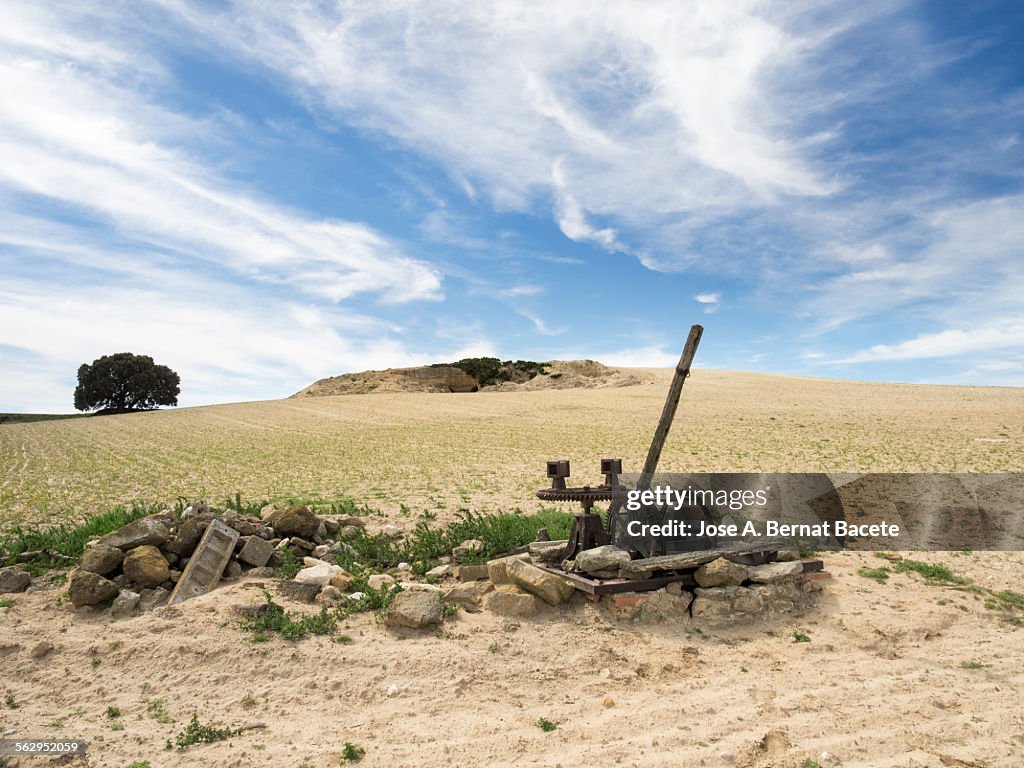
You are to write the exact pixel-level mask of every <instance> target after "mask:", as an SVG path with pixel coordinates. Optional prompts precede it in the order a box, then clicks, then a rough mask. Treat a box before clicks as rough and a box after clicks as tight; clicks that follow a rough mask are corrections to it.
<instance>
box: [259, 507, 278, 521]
mask: <svg viewBox="0 0 1024 768" xmlns="http://www.w3.org/2000/svg"><path fill="white" fill-rule="evenodd" d="M275 512H277V507H275V506H274V505H273V504H267V506H265V507H264V508H263V509H261V510H260V520H262V521H263V522H266V521H267V520H269V519H270V518H271V517H272V516H273V515H274V513H275Z"/></svg>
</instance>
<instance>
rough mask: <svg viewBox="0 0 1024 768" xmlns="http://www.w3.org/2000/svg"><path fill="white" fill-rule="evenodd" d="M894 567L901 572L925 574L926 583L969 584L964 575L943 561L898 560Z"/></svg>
mask: <svg viewBox="0 0 1024 768" xmlns="http://www.w3.org/2000/svg"><path fill="white" fill-rule="evenodd" d="M893 568H894V569H895V570H896V571H898V572H900V573H909V572H910V571H913V572H915V573H919V574H921V575H922V576H924V579H925V583H926V584H959V585H964V584H969V583H970V582H969V581H968V580H967V579H965V578H963V577H962V576H957V575H956V574H955V573H953V572H952V571H951V570H950V569H949V568H947V567H946V566H945V565H942V564H941V563H925V562H922V561H920V560H898V561H896V562H895V563H893Z"/></svg>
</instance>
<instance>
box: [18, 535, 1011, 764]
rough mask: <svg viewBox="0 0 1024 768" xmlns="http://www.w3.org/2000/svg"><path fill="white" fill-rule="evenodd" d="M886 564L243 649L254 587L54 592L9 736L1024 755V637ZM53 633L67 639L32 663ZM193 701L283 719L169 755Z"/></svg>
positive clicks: (23, 626)
mask: <svg viewBox="0 0 1024 768" xmlns="http://www.w3.org/2000/svg"><path fill="white" fill-rule="evenodd" d="M925 559H929V560H933V561H936V562H945V563H947V564H948V565H949V566H950V567H951V568H952V569H954V570H955V571H956V572H957V573H959V574H961V575H964V576H967V577H970V578H972V579H974V580H975V581H976V582H978V583H979V584H982V585H985V586H989V587H992V588H1004V587H1007V586H1010V587H1013V586H1018V585H1019V584H1020V583H1021V577H1022V576H1024V557H1022V555H1020V554H1019V553H1010V554H1005V553H1004V554H1000V555H995V554H972V555H959V556H958V555H928V556H926V557H925ZM879 562H880V561H879V560H877V559H876V558H874V557H872V556H870V555H866V554H863V553H842V554H834V555H830V556H827V557H826V563H827V566H828V568H829V570H830V571H831V572H832V573H833V574H834V580H833V583H832V584H831V585H830V587H829V588H828V590H827V591H826V592H825V594H824V596H823V597H822V598H821V600H820V602H819V604H818V606H817V607H816V608H814V609H812V610H809V611H807V612H806V613H805V614H804V615H802V616H798V617H786V618H781V619H777V620H774V621H771V622H769V623H764V622H758V623H752V624H746V625H742V626H732V627H729V628H728V629H718V630H714V629H708V628H704V629H703V630H701V628H700V627H699V626H698V625H695V624H693V623H686V624H674V625H656V626H648V627H639V626H635V625H631V624H628V623H620V622H616V621H615V620H613V619H611V618H610V617H609V615H608V614H607V613H606V612H605V611H604V610H603V609H602V608H601V607H599V606H595V605H592V604H590V603H589V602H588V601H586V600H585V599H583V598H582V596H580V598H579V599H578V600H577V601H575V602H574V603H573V604H572V605H570V606H569V607H567V608H564V609H554V608H547V609H545V612H544V613H542V614H541V615H538V616H537V617H535V618H532V619H518V620H515V621H512V620H509V619H504V618H501V617H498V616H495V615H493V614H488V613H479V614H466V613H462V612H460V613H459V614H457V616H456V617H454V618H451V619H449V620H448V621H447V622H446V624H445V628H444V630H443V631H442V632H437V633H425V634H419V633H415V632H412V631H406V632H397V633H396V632H393V631H391V630H385V628H384V627H383V626H381V625H380V624H378V623H377V621H376V620H375V618H374V617H373V616H371V615H361V616H358V617H355V618H353V619H350V620H349V621H348V622H347V626H346V627H344V628H340V632H341V633H343V634H346V635H348V636H350V637H351V638H352V641H353V642H352V643H351V644H347V645H343V644H340V643H338V642H336V641H334V640H332V639H331V638H326V637H312V638H308V639H305V640H302V641H298V642H295V643H289V642H286V641H283V640H281V639H279V638H274V639H272V640H271V641H270V642H268V643H265V644H253V643H251V642H249V640H248V637H249V636H248V635H247V634H246V633H244V632H242V631H241V630H240V629H239V628H238V620H237V617H236V616H235V615H234V614H233V613H232V610H231V606H232V605H233V604H237V603H250V602H254V601H255V602H258V601H260V600H261V599H262V589H263V586H264V584H263V583H262V582H259V581H243V582H239V583H236V584H233V585H230V586H227V587H225V588H222V589H220V590H218V591H216V592H214V593H212V594H210V595H207V596H206V597H203V598H199V599H196V600H194V601H191V602H189V603H186V604H183V605H181V606H178V607H175V608H164V609H159V610H157V611H156V612H154V613H152V614H148V615H145V616H143V617H139V618H135V619H130V620H125V621H119V622H112V621H110V620H109V619H108V618H106V617H104V616H102V615H97V614H94V613H92V612H91V611H89V610H88V609H85V610H83V611H82V612H79V613H75V612H74V611H72V610H71V609H70V608H69V607H68V606H67V605H60V606H58V605H56V604H55V602H56V599H57V597H58V596H59V594H60V591H59V589H58V588H55V589H53V590H51V591H44V592H39V593H35V594H28V595H21V596H18V597H17V598H16V602H15V605H14V606H13V607H12V608H10V609H9V610H8V612H7V614H6V616H4V617H3V618H2V619H0V654H2V655H0V664H2V668H3V682H2V684H0V689H2V694H3V695H4V696H5V697H7V696H10V697H12V700H13V701H14V702H15V703H16V704H17V705H18V708H17V709H11V708H9V706H6V705H5V706H4V707H3V708H0V729H2V731H3V732H4V733H5V734H8V737H11V736H15V737H19V738H31V739H37V738H78V739H85V740H87V741H88V742H89V747H88V758H87V760H86V761H84V762H79V763H78V764H80V765H87V766H95V767H96V768H99V767H100V766H105V767H106V766H109V767H118V768H121V767H123V766H127V765H129V764H130V763H132V762H133V761H136V760H148V761H149V763H150V765H152V766H153V767H154V768H156V767H157V766H176V765H196V766H225V767H226V766H236V765H237V766H264V765H279V766H335V765H338V764H339V760H340V755H341V752H342V749H343V746H344V744H345V742H351V743H353V744H356V745H359V746H361V747H363V748H365V750H366V756H365V758H364V759H363V761H362V762H361V763H360V764H361V765H366V766H414V765H415V766H444V765H460V766H490V765H544V766H559V765H561V766H570V765H572V766H579V765H623V766H670V765H671V766H679V765H707V766H729V765H737V766H741V767H743V768H769V767H770V768H801V766H803V765H804V761H805V760H808V759H810V760H813V761H815V762H817V763H818V764H819V765H821V766H822V767H823V768H828V767H829V766H844V767H845V768H855V767H856V768H885V767H887V766H894V767H895V766H906V767H908V768H909V767H910V766H915V767H921V768H925V767H927V768H942V767H943V766H945V767H946V768H948V767H949V766H991V767H995V766H1006V767H1007V768H1009V767H1011V766H1014V767H1017V766H1021V765H1024V743H1022V741H1024V736H1022V734H1024V704H1022V702H1024V698H1022V696H1021V693H1022V690H1024V669H1022V667H1021V665H1020V659H1021V657H1022V654H1024V629H1018V628H1016V627H1014V626H1012V625H1010V624H1009V623H1007V622H1005V621H1003V620H1002V619H1000V618H999V617H998V615H997V614H995V613H993V612H992V611H989V610H986V609H985V608H984V606H983V605H982V604H981V602H980V601H979V600H976V599H975V598H974V597H973V596H972V595H969V594H965V593H962V592H956V591H952V590H950V589H948V588H944V587H931V586H924V585H923V584H922V582H920V581H919V580H918V577H917V576H915V575H905V574H901V575H894V576H893V577H892V578H891V579H890V581H889V582H888V583H886V584H877V583H875V582H874V581H871V580H869V579H865V578H864V577H862V576H859V575H858V574H857V570H858V568H859V567H860V566H861V565H864V564H867V565H871V566H874V565H877V564H878V563H879ZM282 602H283V601H282ZM289 607H290V608H295V609H305V610H311V608H310V607H309V606H292V605H290V606H289ZM795 631H799V632H802V633H805V634H806V635H807V636H809V637H810V642H806V643H798V642H795V641H794V639H793V632H795ZM41 640H48V641H50V642H52V643H53V644H54V645H55V646H56V648H55V650H54V651H52V652H51V653H50V654H49V655H48V656H46V657H45V658H43V659H40V660H35V659H32V658H31V655H30V651H31V649H32V647H33V646H34V645H35V644H36V643H37V642H39V641H41ZM972 662H974V663H977V664H981V665H983V666H981V667H980V668H975V669H972V668H965V667H964V666H963V665H965V664H971V663H972ZM10 700H11V699H9V700H8V701H10ZM154 700H162V701H163V702H164V703H165V704H164V708H165V710H166V713H167V716H168V717H169V718H172V719H173V722H163V723H161V722H158V721H157V720H156V719H154V716H153V714H152V712H151V711H150V704H151V702H153V701H154ZM110 706H114V707H117V708H119V709H120V711H121V716H120V718H118V719H117V721H118V722H120V723H121V724H122V725H123V729H122V730H113V729H112V723H113V722H114V721H113V720H112V719H111V718H109V717H108V716H107V714H106V710H107V707H110ZM193 712H198V714H199V719H200V721H201V722H203V723H208V722H211V721H215V722H217V723H218V724H220V725H222V726H231V727H239V726H245V725H250V724H255V723H262V724H265V725H266V726H267V727H266V728H265V729H263V730H252V731H248V732H246V733H244V734H243V735H242V736H237V737H235V738H233V739H231V740H230V741H227V742H221V743H218V744H210V745H203V744H200V745H195V746H191V747H188V748H187V749H186V750H184V751H181V750H177V749H175V750H172V751H167V750H166V749H165V744H166V741H167V740H168V739H172V740H173V739H174V738H175V736H176V735H177V734H178V733H179V732H180V731H181V730H182V728H183V727H184V726H185V724H186V723H187V721H188V720H189V718H190V717H191V715H192V713H193ZM542 717H543V718H547V719H549V720H551V721H553V722H554V723H556V724H557V725H558V727H557V729H556V730H554V731H552V732H544V731H542V730H541V728H540V727H538V725H537V722H538V720H539V718H542ZM823 753H827V755H823ZM20 764H21V765H32V766H35V765H47V764H48V762H47V760H46V759H42V758H32V759H31V761H30V760H29V759H28V758H22V763H20ZM49 764H56V761H54V762H52V763H49Z"/></svg>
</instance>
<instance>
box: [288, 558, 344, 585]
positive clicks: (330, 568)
mask: <svg viewBox="0 0 1024 768" xmlns="http://www.w3.org/2000/svg"><path fill="white" fill-rule="evenodd" d="M340 570H341V566H338V565H331V564H330V563H320V564H319V565H314V566H313V567H311V568H303V569H302V570H301V571H299V572H298V573H297V574H295V581H297V582H299V583H300V584H319V585H320V586H321V587H323V586H325V585H327V584H329V583H330V581H331V579H332V578H333V577H334V574H335V573H337V572H338V571H340Z"/></svg>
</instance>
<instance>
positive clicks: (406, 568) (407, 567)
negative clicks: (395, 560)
mask: <svg viewBox="0 0 1024 768" xmlns="http://www.w3.org/2000/svg"><path fill="white" fill-rule="evenodd" d="M398 570H400V571H411V570H412V566H411V565H409V564H408V563H399V564H398Z"/></svg>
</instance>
